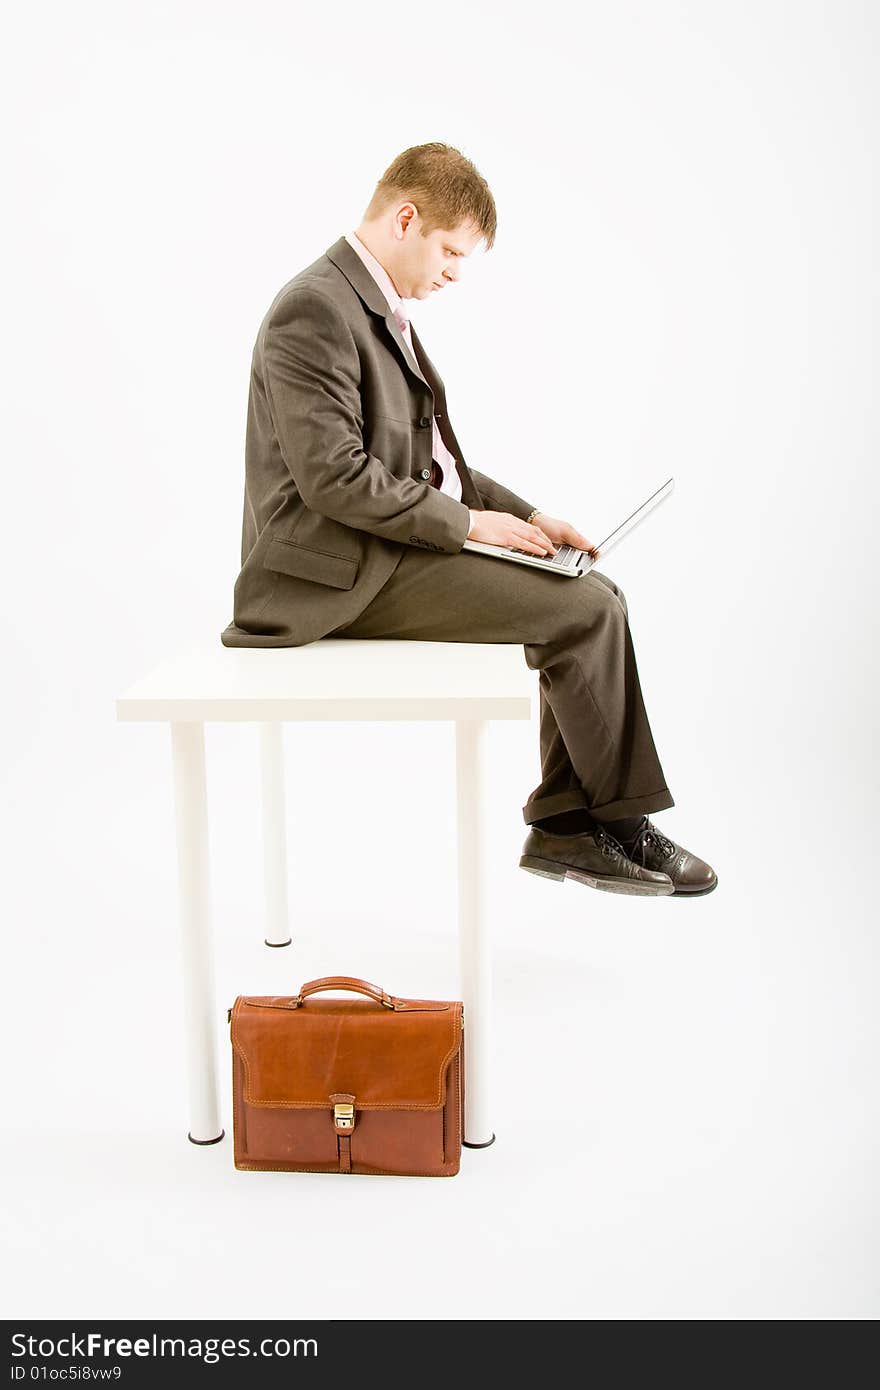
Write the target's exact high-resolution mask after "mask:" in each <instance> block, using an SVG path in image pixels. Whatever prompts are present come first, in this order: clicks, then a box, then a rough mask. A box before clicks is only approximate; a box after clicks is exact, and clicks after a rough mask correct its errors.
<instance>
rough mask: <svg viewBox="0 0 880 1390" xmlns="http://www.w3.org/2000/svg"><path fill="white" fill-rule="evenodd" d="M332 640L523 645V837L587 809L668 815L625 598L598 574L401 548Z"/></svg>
mask: <svg viewBox="0 0 880 1390" xmlns="http://www.w3.org/2000/svg"><path fill="white" fill-rule="evenodd" d="M327 636H328V637H331V636H332V637H365V638H368V637H386V638H400V639H408V640H410V641H426V642H522V643H523V649H524V652H525V659H526V663H527V665H528V666H529V667H530V668H531V669H532V670H533V671H539V672H540V676H539V681H538V688H539V695H540V744H541V773H542V776H541V782H540V784H539V785H538V786H537V787H536V788H535V790H534V791H533V792H532V793H531V795H530V796H529V798H528V800H527V802H526V804H525V806H524V807H523V819H524V820H525V822H526V824H527V825H529V824H531V823H532V822H533V821H536V820H539V819H540V818H542V817H544V816H551V815H554V814H556V813H557V812H559V811H568V810H573V809H574V808H576V807H585V808H586V809H587V810H588V811H589V812H590V814H591V815H592V816H593V817H594V818H595V819H596V820H598V821H610V820H617V819H619V818H622V817H624V816H637V815H642V814H643V813H645V812H651V811H662V810H664V809H665V808H666V807H668V806H673V805H674V804H675V803H674V801H673V799H672V797H671V795H670V793H669V789H668V787H667V786H666V779H665V777H664V775H663V769H662V768H661V766H660V761H659V758H658V756H657V750H656V748H655V747H654V739H653V737H652V734H651V729H650V726H649V724H648V717H647V714H646V713H645V706H644V703H643V700H642V692H641V687H640V684H639V677H638V672H637V670H636V659H635V653H634V651H633V645H632V638H631V635H630V630H629V622H628V620H627V608H626V600H625V599H624V596H623V592H622V590H621V589H620V588H619V587H618V585H617V584H614V583H613V582H612V581H611V580H610V579H607V578H606V577H605V575H603V574H599V573H598V572H597V571H596V570H593V571H591V572H590V573H589V574H587V575H585V576H584V577H583V578H582V579H560V578H557V577H555V576H554V575H552V574H546V573H544V572H542V571H541V570H539V569H532V568H531V567H530V566H527V565H514V564H508V563H507V562H505V561H503V560H495V559H493V558H492V557H491V556H488V555H480V554H478V553H476V552H475V551H468V550H462V551H459V552H458V553H457V554H452V555H450V554H433V553H430V552H425V551H423V550H420V549H417V548H416V547H415V546H407V547H406V549H405V550H404V553H403V555H402V557H401V559H400V562H399V564H398V565H397V568H396V569H395V571H394V573H393V574H392V575H391V578H390V579H389V580H388V581H387V583H386V584H385V585H384V587H383V588H382V589H380V590H379V592H378V594H377V595H376V596H375V598H374V599H373V600H372V602H371V603H369V604H368V606H367V607H366V608H365V609H364V611H363V612H362V613H361V614H360V615H359V616H358V617H357V618H356V619H355V621H354V622H352V623H347V624H345V625H344V626H342V627H339V628H336V629H334V630H333V631H332V632H329V633H328V634H327Z"/></svg>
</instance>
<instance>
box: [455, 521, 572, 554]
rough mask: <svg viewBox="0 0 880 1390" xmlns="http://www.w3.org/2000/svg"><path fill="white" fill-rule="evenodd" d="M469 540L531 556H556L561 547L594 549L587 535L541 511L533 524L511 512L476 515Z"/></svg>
mask: <svg viewBox="0 0 880 1390" xmlns="http://www.w3.org/2000/svg"><path fill="white" fill-rule="evenodd" d="M468 539H469V540H472V541H482V542H483V543H484V544H485V545H509V546H512V547H513V548H514V549H515V550H524V551H525V552H526V554H527V555H554V554H555V553H556V546H557V545H573V546H574V547H575V548H576V549H577V550H588V551H590V553H591V554H592V553H593V547H592V545H591V543H590V541H588V540H587V538H586V536H582V535H581V533H580V531H576V530H575V528H574V527H573V526H571V525H569V523H568V522H567V521H558V520H557V518H556V517H553V516H547V515H546V514H545V513H544V512H538V513H537V515H536V516H535V520H534V521H533V522H531V523H530V522H528V521H521V520H520V518H519V517H518V516H514V515H513V514H512V513H511V512H490V511H485V512H475V513H474V524H473V526H472V527H471V530H470V531H469V533H468Z"/></svg>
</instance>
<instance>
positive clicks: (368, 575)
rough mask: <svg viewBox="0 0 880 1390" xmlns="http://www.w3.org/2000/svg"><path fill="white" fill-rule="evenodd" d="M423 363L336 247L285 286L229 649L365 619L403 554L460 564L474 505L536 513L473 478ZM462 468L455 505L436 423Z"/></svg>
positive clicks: (248, 465) (263, 355) (295, 639)
mask: <svg viewBox="0 0 880 1390" xmlns="http://www.w3.org/2000/svg"><path fill="white" fill-rule="evenodd" d="M411 329H412V338H413V344H414V346H415V349H416V357H415V358H414V357H413V356H412V354H411V353H410V350H409V348H408V346H407V343H406V340H405V338H404V337H403V334H402V333H401V332H400V329H399V328H398V326H397V322H396V320H395V318H394V315H393V314H392V312H391V310H390V309H389V307H388V303H387V301H386V299H385V297H384V295H383V294H382V292H381V290H380V289H379V287H378V285H377V284H376V282H375V280H374V279H373V277H372V276H371V275H370V273H369V271H368V270H367V268H366V266H365V265H364V264H363V262H362V261H361V259H360V257H359V256H358V255H357V253H356V252H355V251H354V250H353V249H352V247H351V246H350V245H349V244H348V242H347V241H346V239H345V237H344V236H343V237H340V238H339V240H338V241H337V242H335V243H334V245H333V246H331V247H329V248H328V250H327V251H326V252H325V253H324V255H323V256H319V257H318V259H317V260H316V261H315V262H314V263H313V264H312V265H310V266H307V267H306V269H305V270H302V271H300V273H299V274H298V275H296V276H294V278H293V279H292V280H290V281H288V283H287V284H286V285H285V286H284V288H283V289H282V290H280V291H279V293H278V294H277V295H276V296H275V299H274V300H273V301H272V304H271V305H270V307H269V310H268V312H267V314H266V317H265V318H264V319H263V322H262V324H261V325H260V331H259V333H258V335H257V341H256V344H255V346H254V353H253V361H252V365H251V380H250V393H249V397H248V414H247V435H246V446H245V490H244V520H243V523H242V537H241V572H240V574H239V576H238V579H237V580H236V582H235V591H234V604H233V617H234V620H233V622H231V623H230V624H229V626H228V627H226V628H225V629H224V631H223V632H222V633H221V634H220V640H221V642H222V643H223V644H224V646H227V647H298V646H303V645H304V644H305V643H307V642H313V641H315V640H316V639H317V638H319V637H324V636H326V635H328V634H330V633H332V631H333V629H334V628H337V627H343V626H344V625H345V624H346V623H350V622H353V621H354V619H355V618H356V617H357V616H358V615H359V614H360V613H362V612H363V610H364V609H365V608H366V607H367V605H368V604H369V603H370V602H371V600H372V599H373V598H374V597H375V595H376V594H377V593H378V592H379V590H380V589H381V588H382V586H383V584H385V583H386V582H387V580H388V579H389V578H390V576H391V574H392V573H393V571H394V569H395V567H396V565H397V563H398V561H399V560H400V558H401V556H402V555H403V553H404V546H407V545H414V546H420V547H422V548H423V549H426V550H433V551H443V552H445V553H447V554H449V555H455V554H457V552H458V551H460V550H461V547H462V544H463V542H464V540H465V537H466V536H467V532H468V528H469V526H470V515H469V511H468V508H470V507H475V508H488V509H489V510H494V511H503V512H512V513H513V514H514V515H515V516H518V517H521V518H522V519H523V520H525V518H526V517H527V516H528V514H529V512H530V511H532V506H533V504H532V503H530V502H525V501H523V499H522V498H521V497H517V496H516V494H515V493H513V492H509V491H508V490H507V488H505V487H502V486H501V484H500V483H496V482H493V480H492V479H491V478H488V477H486V476H485V474H483V473H478V472H477V471H476V470H475V469H470V468H468V466H467V464H466V463H465V461H464V458H463V455H462V450H461V446H460V444H459V443H458V440H457V439H456V437H455V433H454V431H453V429H452V425H451V424H450V422H449V417H448V415H447V413H446V394H445V391H444V389H443V382H442V381H441V380H440V377H439V375H438V374H437V372H436V370H435V369H434V367H433V365H432V363H431V362H430V361H429V360H428V358H427V356H426V355H425V352H424V350H423V349H422V346H421V343H420V342H419V340H418V338H417V336H416V332H415V329H414V328H412V326H411ZM434 414H436V416H437V421H438V426H439V429H440V432H441V434H442V437H443V440H444V442H445V444H446V445H447V447H448V448H449V450H450V451H451V452H452V453H453V454H454V455H455V457H456V459H457V460H458V461H459V462H458V471H459V476H460V478H461V492H462V498H461V501H460V502H459V501H456V499H455V498H453V497H450V496H449V495H448V494H447V493H443V492H440V491H439V490H438V489H437V488H434V487H431V486H430V484H429V483H427V482H425V481H424V478H425V477H427V476H429V473H430V468H431V452H432V450H431V444H432V433H433V431H432V423H431V417H432V415H434Z"/></svg>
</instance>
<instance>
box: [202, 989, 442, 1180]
mask: <svg viewBox="0 0 880 1390" xmlns="http://www.w3.org/2000/svg"><path fill="white" fill-rule="evenodd" d="M334 989H335V990H348V991H352V992H354V993H356V994H362V995H366V996H367V997H366V998H365V999H313V998H312V997H311V996H312V995H314V994H318V993H320V992H321V991H324V990H334ZM463 1013H464V1010H463V1007H462V1005H461V1003H460V1002H452V1001H449V1000H440V999H398V998H396V997H395V996H394V995H391V994H386V993H385V991H384V990H383V989H378V988H377V986H376V985H371V984H368V983H367V982H366V980H356V979H351V978H349V977H348V976H344V975H343V976H335V977H328V978H326V979H322V980H311V981H310V982H309V983H308V984H305V985H303V987H302V989H301V990H300V992H299V994H297V995H293V996H281V995H261V996H256V995H239V996H238V998H237V999H236V1001H235V1003H234V1004H233V1006H232V1008H231V1009H230V1010H229V1012H228V1018H229V1022H230V1036H231V1040H232V1101H233V1134H234V1150H235V1166H236V1168H242V1169H268V1170H283V1171H292V1172H299V1173H404V1174H412V1175H419V1176H423V1177H437V1178H440V1177H452V1176H453V1174H455V1173H457V1172H458V1169H459V1163H460V1160H461V1139H462V1128H463V1123H464V1034H463V1027H464V1020H463Z"/></svg>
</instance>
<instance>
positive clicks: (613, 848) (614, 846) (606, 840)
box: [593, 825, 627, 859]
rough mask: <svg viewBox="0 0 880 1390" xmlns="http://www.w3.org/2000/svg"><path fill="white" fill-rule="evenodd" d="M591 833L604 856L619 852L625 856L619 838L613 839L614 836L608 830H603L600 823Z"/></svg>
mask: <svg viewBox="0 0 880 1390" xmlns="http://www.w3.org/2000/svg"><path fill="white" fill-rule="evenodd" d="M593 834H594V838H595V840H596V844H597V845H598V846H599V848H600V850H601V851H602V853H603V854H604V855H605V856H606V858H610V857H611V855H613V854H620V855H622V856H623V858H624V859H626V857H627V856H626V854H625V852H624V848H623V845H622V844H621V843H620V841H619V840H615V838H614V836H613V835H612V834H610V833H609V831H607V830H604V829H603V828H602V826H601V825H597V826H596V829H595V831H594V832H593Z"/></svg>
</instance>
